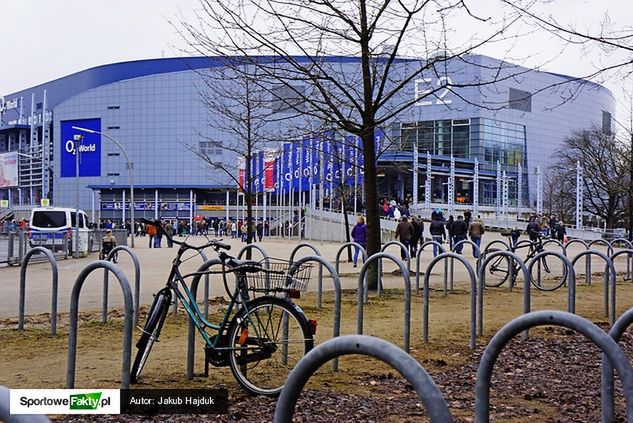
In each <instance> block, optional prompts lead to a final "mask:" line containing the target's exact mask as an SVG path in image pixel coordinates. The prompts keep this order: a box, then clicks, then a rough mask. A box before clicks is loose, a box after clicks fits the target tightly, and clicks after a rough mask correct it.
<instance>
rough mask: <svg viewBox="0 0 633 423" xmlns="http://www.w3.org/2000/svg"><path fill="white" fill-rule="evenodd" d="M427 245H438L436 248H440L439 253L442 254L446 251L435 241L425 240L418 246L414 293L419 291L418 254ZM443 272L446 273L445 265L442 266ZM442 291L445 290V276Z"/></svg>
mask: <svg viewBox="0 0 633 423" xmlns="http://www.w3.org/2000/svg"><path fill="white" fill-rule="evenodd" d="M429 245H434V246H436V247H438V249H439V250H440V254H444V253H445V252H446V250H444V246H443V245H442V244H440V243H439V242H437V241H426V242H424V243H423V244H422V246H420V248H419V249H418V251H417V254H416V256H415V293H416V294H419V293H420V255H421V253H422V251H424V248H426V247H427V246H429ZM444 274H446V266H444ZM444 291H445V292H446V278H445V284H444Z"/></svg>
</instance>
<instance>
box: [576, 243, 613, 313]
mask: <svg viewBox="0 0 633 423" xmlns="http://www.w3.org/2000/svg"><path fill="white" fill-rule="evenodd" d="M592 254H594V255H597V256H599V257H600V258H602V259H603V260H604V263H605V269H604V314H605V316H609V322H610V323H611V324H614V323H615V278H616V274H615V266H614V265H613V262H612V261H611V259H610V258H609V257H607V255H606V254H604V253H603V252H602V251H598V250H587V251H582V252H580V253H579V254H578V255H577V256H576V257H574V259H573V260H572V261H571V265H572V267H573V265H574V264H576V262H577V261H578V259H579V258H581V257H582V256H590V255H592ZM609 282H611V283H610V284H609ZM609 294H610V295H611V301H609ZM609 303H611V306H610V307H609ZM572 313H573V311H572Z"/></svg>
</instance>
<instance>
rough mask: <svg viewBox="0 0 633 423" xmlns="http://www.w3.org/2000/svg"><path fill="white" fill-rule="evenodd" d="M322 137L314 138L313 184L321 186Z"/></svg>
mask: <svg viewBox="0 0 633 423" xmlns="http://www.w3.org/2000/svg"><path fill="white" fill-rule="evenodd" d="M322 141H323V140H322V138H321V137H316V138H312V183H313V184H319V183H320V182H321V173H320V170H319V169H320V167H319V163H321V142H322Z"/></svg>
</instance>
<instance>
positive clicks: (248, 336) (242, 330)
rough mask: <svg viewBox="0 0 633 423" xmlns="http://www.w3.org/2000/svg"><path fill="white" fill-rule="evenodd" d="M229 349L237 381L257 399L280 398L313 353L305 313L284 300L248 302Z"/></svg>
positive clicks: (235, 323) (237, 317) (231, 328)
mask: <svg viewBox="0 0 633 423" xmlns="http://www.w3.org/2000/svg"><path fill="white" fill-rule="evenodd" d="M227 340H228V342H227V346H228V348H230V349H231V350H230V351H229V365H230V366H231V371H232V372H233V375H234V376H235V379H236V380H237V381H238V382H239V383H240V385H242V387H243V388H244V389H246V390H247V391H248V392H250V393H252V394H255V395H267V396H277V395H279V393H280V392H281V389H282V388H283V386H284V383H285V381H286V378H287V377H288V374H289V373H290V371H292V369H293V368H294V366H295V365H296V364H297V363H298V362H299V360H301V358H302V357H303V356H304V355H305V354H306V353H307V352H308V351H310V350H311V349H312V347H313V346H314V339H313V337H312V331H311V330H310V325H309V323H308V320H307V319H306V317H305V315H304V314H303V311H301V309H300V308H299V307H298V306H297V305H295V304H293V303H291V302H290V301H288V300H286V299H283V298H275V297H268V296H266V297H260V298H256V299H254V300H252V301H249V302H248V303H247V304H246V305H245V307H244V308H242V309H241V310H240V311H239V312H238V314H237V315H235V317H234V318H233V320H232V321H231V324H230V326H229V330H228V338H227Z"/></svg>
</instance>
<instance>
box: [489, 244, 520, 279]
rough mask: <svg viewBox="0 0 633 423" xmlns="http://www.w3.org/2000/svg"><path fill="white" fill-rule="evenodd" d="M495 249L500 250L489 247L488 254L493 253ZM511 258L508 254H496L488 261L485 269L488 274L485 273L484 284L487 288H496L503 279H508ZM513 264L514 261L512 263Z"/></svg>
mask: <svg viewBox="0 0 633 423" xmlns="http://www.w3.org/2000/svg"><path fill="white" fill-rule="evenodd" d="M495 251H500V250H499V249H497V248H491V249H490V250H488V254H491V253H494V252H495ZM511 261H512V260H511V259H510V257H508V256H498V257H495V258H494V259H492V260H491V261H490V263H488V266H487V270H488V274H487V275H486V280H485V285H486V287H487V288H497V287H499V286H501V285H503V283H504V282H505V281H507V280H508V276H509V275H510V271H509V269H510V262H511ZM512 264H514V262H513V263H512Z"/></svg>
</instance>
